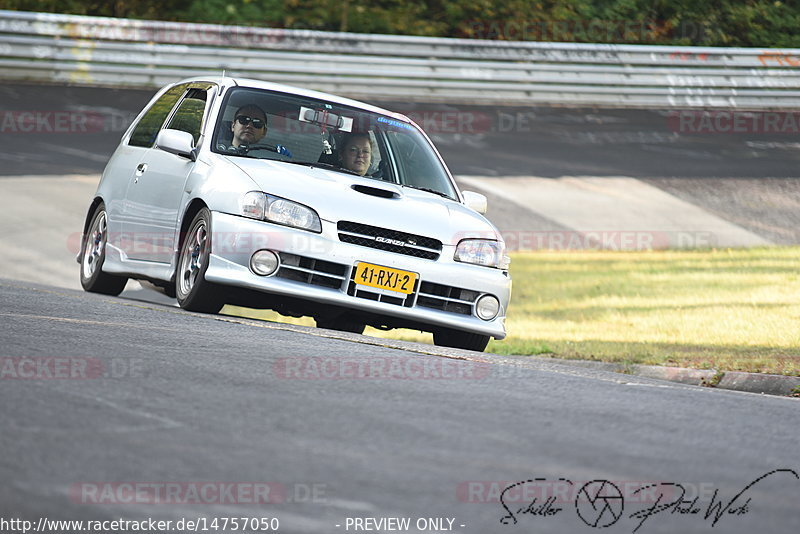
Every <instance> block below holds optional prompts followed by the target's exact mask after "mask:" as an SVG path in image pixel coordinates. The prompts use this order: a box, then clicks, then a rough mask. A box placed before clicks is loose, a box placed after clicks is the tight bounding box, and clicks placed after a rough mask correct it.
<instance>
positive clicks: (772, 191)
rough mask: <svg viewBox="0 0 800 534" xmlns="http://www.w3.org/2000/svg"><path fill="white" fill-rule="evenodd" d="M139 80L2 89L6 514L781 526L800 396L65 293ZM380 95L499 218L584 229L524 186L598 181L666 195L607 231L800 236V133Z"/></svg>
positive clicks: (644, 194)
mask: <svg viewBox="0 0 800 534" xmlns="http://www.w3.org/2000/svg"><path fill="white" fill-rule="evenodd" d="M151 94H152V92H150V91H122V90H109V89H88V88H76V87H58V86H25V85H20V84H4V85H3V86H2V87H0V102H2V104H0V112H2V122H0V139H1V140H2V142H3V150H2V151H0V175H2V176H0V213H2V215H0V229H2V232H0V246H1V247H2V248H3V250H4V254H3V255H1V256H0V347H1V348H0V402H1V403H2V406H3V409H2V410H0V451H2V453H3V454H2V456H0V532H22V531H23V529H24V528H23V527H27V530H28V531H38V532H78V531H81V532H86V531H113V532H132V531H134V530H140V531H141V530H145V531H152V532H155V531H157V530H159V529H157V528H156V527H152V526H148V527H147V528H139V529H134V528H132V527H131V525H130V524H127V526H125V525H121V524H119V523H118V524H115V525H114V526H112V525H111V523H108V524H107V525H106V526H107V527H108V528H106V529H105V530H103V529H101V528H95V529H92V528H91V527H89V524H88V523H84V524H82V525H75V524H73V525H63V524H62V525H58V524H53V523H51V522H50V521H53V520H76V521H84V522H87V521H109V522H110V521H114V520H124V521H145V520H149V519H152V520H154V521H163V522H164V524H163V525H162V526H164V527H165V528H164V529H160V531H173V532H177V531H198V532H266V531H272V532H274V531H277V532H287V533H338V532H343V533H344V532H368V531H372V532H398V531H405V532H459V533H464V534H494V533H506V532H551V533H569V534H573V533H577V534H579V533H581V532H586V533H589V532H593V531H595V530H596V529H601V531H602V532H605V533H615V534H616V533H633V532H637V533H651V532H652V533H664V534H667V533H669V534H673V533H676V532H681V533H695V532H698V533H703V532H720V533H725V534H729V533H740V532H741V533H752V532H759V533H760V534H769V533H784V532H791V531H793V530H796V528H797V524H798V521H800V461H798V458H800V457H799V456H798V453H797V443H798V441H799V440H800V434H798V430H797V429H798V427H800V410H798V408H797V406H798V405H797V399H793V398H787V397H770V396H763V395H754V394H748V393H741V392H732V391H721V390H713V389H710V388H700V387H692V386H684V385H679V384H673V383H665V382H659V381H656V380H650V379H644V378H640V377H633V376H627V375H620V374H610V373H604V372H600V371H594V370H589V369H581V368H575V367H573V366H564V365H559V364H558V363H554V362H552V361H543V360H537V359H529V358H524V357H520V358H511V357H500V356H495V355H491V354H478V353H473V352H467V351H458V350H451V349H440V348H436V347H432V346H429V345H420V344H414V343H403V342H393V341H386V340H379V339H374V338H368V337H363V336H357V335H352V334H341V333H337V332H332V331H326V330H322V329H313V328H302V327H294V326H289V325H282V324H275V323H265V322H258V321H249V320H242V319H238V318H233V317H223V316H207V315H201V314H193V313H187V312H184V311H182V310H180V309H178V308H176V307H175V306H174V301H172V300H170V299H167V298H166V297H163V296H161V295H159V294H158V293H155V292H153V291H150V290H146V289H141V288H140V287H139V286H138V284H133V283H131V284H129V286H128V290H126V292H124V293H123V295H122V296H121V297H117V298H111V297H102V296H98V295H92V294H87V293H84V292H82V291H80V290H78V289H77V288H78V287H79V284H78V264H77V263H75V261H74V257H75V253H76V252H77V250H76V244H77V240H76V238H77V237H78V235H77V234H78V233H79V232H80V224H81V222H82V220H83V216H84V210H85V209H86V206H88V203H89V201H90V198H91V195H92V193H93V191H94V188H95V186H96V183H97V178H98V174H99V173H100V172H101V171H102V169H103V166H104V165H105V162H106V160H107V158H108V156H109V155H110V154H111V152H112V151H113V149H114V147H115V146H116V144H117V143H118V140H119V138H120V136H121V135H122V133H123V130H124V129H125V127H126V126H127V124H128V122H129V121H130V120H131V119H132V118H133V115H134V114H135V113H136V112H137V111H138V110H139V109H140V108H141V106H142V105H143V104H144V103H145V102H146V101H147V100H148V99H149V97H150V95H151ZM384 104H386V103H384ZM386 105H387V107H394V108H396V109H398V110H400V111H403V112H406V113H408V114H411V115H414V114H415V113H416V114H417V116H415V119H417V120H418V122H420V123H422V124H423V126H427V129H428V130H429V133H431V135H432V137H433V138H434V140H435V142H436V143H437V146H438V147H439V148H440V150H441V151H442V153H443V155H444V158H445V160H446V161H447V162H448V164H449V165H450V167H451V169H452V170H453V171H454V173H455V174H456V175H458V176H459V177H460V178H459V179H460V180H462V183H463V184H469V185H470V186H471V187H475V188H476V189H479V190H482V191H484V192H485V193H487V195H488V196H489V201H490V206H492V205H494V206H496V207H495V211H494V212H492V210H491V207H490V213H489V215H490V217H492V220H493V221H494V222H495V224H497V225H498V226H499V227H500V228H501V229H502V230H504V231H514V230H516V229H524V230H528V229H538V230H543V231H550V230H552V231H561V230H564V229H568V230H571V229H576V228H578V229H580V228H581V224H583V223H582V222H581V221H582V219H581V213H582V210H581V209H580V208H581V206H577V207H576V209H575V210H574V212H570V211H569V210H566V209H564V210H557V211H554V210H551V209H550V208H551V205H552V202H549V201H545V200H543V199H545V198H547V197H542V198H539V195H548V194H549V195H553V196H554V197H558V196H562V197H563V196H564V195H567V197H568V198H576V199H580V198H587V197H586V196H582V195H585V192H586V191H588V190H592V191H595V193H596V194H595V196H594V197H593V198H596V199H599V200H597V201H596V202H597V203H596V206H595V208H593V209H595V210H596V213H597V214H598V217H599V216H601V215H602V214H604V213H608V214H612V213H613V211H614V210H613V209H611V208H610V207H609V206H613V204H609V202H612V200H613V201H614V202H623V201H624V202H627V204H625V205H627V206H635V205H636V202H642V203H645V202H647V203H648V204H646V205H647V206H648V208H647V209H640V211H642V212H648V211H649V210H650V206H652V205H655V204H657V205H662V206H667V207H668V208H669V209H665V210H663V211H661V212H659V214H658V217H659V218H658V219H656V218H652V219H648V220H646V221H645V222H637V221H633V220H626V221H624V222H619V221H620V220H619V219H611V218H609V219H608V220H604V221H602V223H597V224H598V225H599V224H602V225H613V224H625V225H634V229H636V228H638V229H642V228H645V229H647V228H650V227H648V226H646V225H648V224H653V221H660V222H659V224H663V225H664V226H665V227H666V228H671V227H670V226H669V225H672V224H676V223H675V219H682V218H684V217H683V214H686V213H688V214H691V216H692V217H693V219H691V220H692V221H693V222H692V224H693V225H694V226H695V227H697V226H698V225H700V224H703V225H705V224H708V225H709V226H708V228H714V229H715V230H714V232H717V233H718V234H719V235H724V236H726V237H725V239H730V240H736V241H738V240H749V242H752V243H755V244H796V243H798V242H800V234H798V230H797V229H798V228H800V225H798V222H799V221H798V218H800V209H799V208H800V187H798V181H797V179H796V178H795V176H796V175H797V160H798V154H800V152H798V150H797V148H798V147H797V146H796V142H795V140H794V139H795V137H796V136H794V137H793V136H791V135H787V134H775V135H772V134H770V135H765V134H763V133H758V132H755V133H752V134H742V135H739V134H733V133H729V132H718V133H717V134H712V133H696V132H695V133H692V132H683V133H681V132H675V131H674V128H675V122H674V119H670V118H669V117H668V116H667V115H666V113H665V112H659V111H645V110H641V111H635V110H629V111H624V110H590V109H584V110H566V109H563V110H553V109H544V108H536V109H530V110H523V109H510V108H509V109H503V110H487V109H485V108H481V107H472V108H463V109H461V108H460V109H452V108H447V107H443V106H442V107H432V106H416V107H412V108H411V109H409V105H408V104H405V105H394V106H392V105H391V104H386ZM21 113H33V115H29V116H28V117H29V118H30V117H31V116H32V117H34V120H33V123H31V122H30V121H28V120H27V119H26V120H21V119H20V116H21V115H20V114H21ZM37 113H38V115H37ZM448 113H450V115H447V114H448ZM437 114H438V115H437ZM37 121H38V122H37ZM426 121H427V124H425V122H426ZM670 121H672V122H670ZM30 124H34V129H33V130H32V131H24V130H23V129H20V126H22V127H23V128H27V127H28V125H30ZM687 124H688V122H687ZM680 127H681V125H680V122H678V125H677V128H678V129H680ZM684 127H685V128H688V126H687V125H686V124H684ZM533 185H536V187H538V188H539V189H536V193H531V192H530V189H529V187H531V186H533ZM519 191H523V192H525V194H526V195H529V197H526V198H527V200H525V201H524V202H523V201H521V200H520V196H519V195H518V193H519ZM603 199H606V200H607V202H606V201H604V200H603ZM614 199H616V200H614ZM620 205H622V204H620ZM565 210H566V211H565ZM669 210H679V211H680V213H678V214H674V215H673V216H672V217H670V215H669V213H668V211H669ZM583 211H585V210H583ZM620 211H621V210H620ZM701 212H702V213H701ZM704 214H705V216H707V218H706V219H701V217H702V216H704ZM700 221H702V222H700ZM609 227H610V226H609ZM601 228H602V227H601ZM703 228H705V227H702V228H700V229H703ZM704 231H707V232H708V231H709V230H704ZM715 235H716V234H715ZM232 518H239V519H237V521H239V523H238V524H237V527H236V528H234V524H233V522H232V521H231V519H232ZM242 518H244V519H248V522H247V525H246V526H244V525H243V524H242V521H243V519H242ZM253 518H255V519H256V520H257V521H256V522H255V523H253V522H252V521H249V520H251V519H253ZM262 518H263V522H262ZM275 519H277V520H278V524H277V525H276V524H275V523H274V522H273V520H275ZM4 521H5V523H4ZM14 521H16V522H14ZM23 521H30V522H31V523H30V524H27V523H22V522H23ZM181 521H182V522H181ZM190 521H191V522H193V523H188V522H190ZM405 521H408V523H405ZM166 522H171V523H169V524H167V523H166ZM87 527H89V528H87ZM266 527H269V529H267V528H266ZM274 527H277V528H274ZM36 529H38V530H36Z"/></svg>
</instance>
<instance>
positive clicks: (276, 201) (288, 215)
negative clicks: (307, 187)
mask: <svg viewBox="0 0 800 534" xmlns="http://www.w3.org/2000/svg"><path fill="white" fill-rule="evenodd" d="M241 213H242V215H243V216H245V217H251V218H253V219H263V220H266V221H270V222H274V223H277V224H283V225H285V226H292V227H294V228H301V229H303V230H309V231H311V232H317V233H319V232H321V231H322V223H321V222H320V220H319V215H317V212H316V211H314V210H313V209H311V208H309V207H308V206H304V205H302V204H298V203H297V202H292V201H291V200H286V199H285V198H281V197H276V196H273V195H268V194H266V193H262V192H261V191H250V192H249V193H247V194H246V195H245V196H244V198H243V199H242V212H241Z"/></svg>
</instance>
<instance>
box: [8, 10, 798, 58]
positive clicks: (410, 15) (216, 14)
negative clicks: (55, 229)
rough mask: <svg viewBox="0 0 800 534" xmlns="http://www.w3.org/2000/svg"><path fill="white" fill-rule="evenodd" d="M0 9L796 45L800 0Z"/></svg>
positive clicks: (418, 31) (422, 31) (548, 37)
mask: <svg viewBox="0 0 800 534" xmlns="http://www.w3.org/2000/svg"><path fill="white" fill-rule="evenodd" d="M0 8H2V9H14V10H22V11H43V12H57V13H74V14H80V15H98V16H107V17H126V18H134V19H155V20H172V21H193V22H213V23H222V24H243V25H250V26H265V27H273V28H297V29H312V30H324V31H349V32H358V33H389V34H400V35H422V36H442V37H462V38H472V39H475V38H481V39H492V40H531V41H568V42H609V43H631V44H633V43H642V44H677V45H704V46H750V47H800V32H798V31H797V28H798V27H799V26H800V0H112V1H100V0H0Z"/></svg>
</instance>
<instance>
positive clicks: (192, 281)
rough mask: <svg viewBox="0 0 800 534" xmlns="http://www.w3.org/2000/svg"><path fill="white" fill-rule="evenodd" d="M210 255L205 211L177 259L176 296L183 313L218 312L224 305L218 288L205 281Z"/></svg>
mask: <svg viewBox="0 0 800 534" xmlns="http://www.w3.org/2000/svg"><path fill="white" fill-rule="evenodd" d="M210 256H211V212H210V211H209V210H208V208H203V209H201V210H200V211H199V212H198V213H197V215H195V216H194V219H192V224H191V225H189V232H188V233H187V234H186V238H185V239H184V240H183V243H182V244H181V251H180V255H179V256H178V271H177V273H176V274H175V297H176V298H177V299H178V304H179V305H180V307H181V308H183V309H184V310H188V311H194V312H200V313H218V312H219V311H220V310H221V309H222V306H224V305H225V302H224V301H223V300H222V296H221V294H220V290H219V288H218V287H217V286H215V285H214V284H212V283H210V282H208V281H206V278H205V275H206V269H208V260H209V257H210Z"/></svg>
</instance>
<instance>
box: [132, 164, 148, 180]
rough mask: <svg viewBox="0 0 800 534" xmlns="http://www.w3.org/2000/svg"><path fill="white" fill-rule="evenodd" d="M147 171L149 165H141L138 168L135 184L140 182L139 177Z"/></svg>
mask: <svg viewBox="0 0 800 534" xmlns="http://www.w3.org/2000/svg"><path fill="white" fill-rule="evenodd" d="M146 170H147V163H140V164H139V165H137V166H136V178H134V180H133V183H138V182H139V177H140V176H141V175H143V174H144V172H145V171H146Z"/></svg>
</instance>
